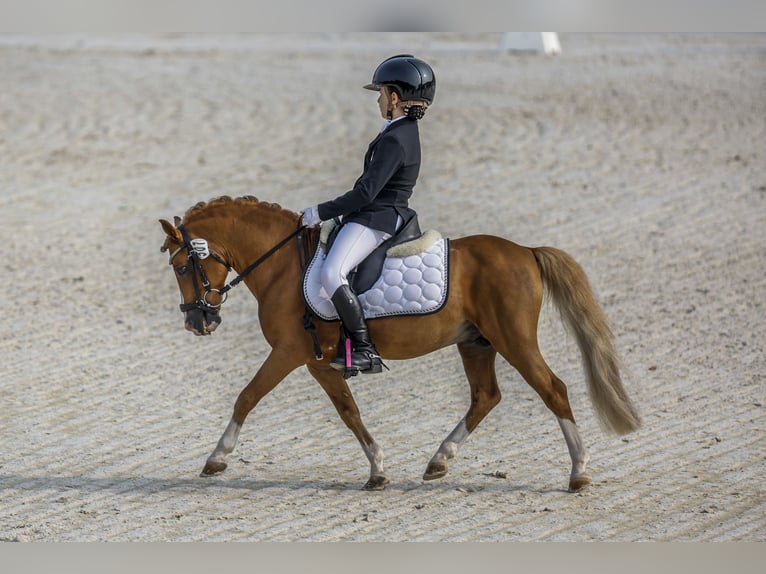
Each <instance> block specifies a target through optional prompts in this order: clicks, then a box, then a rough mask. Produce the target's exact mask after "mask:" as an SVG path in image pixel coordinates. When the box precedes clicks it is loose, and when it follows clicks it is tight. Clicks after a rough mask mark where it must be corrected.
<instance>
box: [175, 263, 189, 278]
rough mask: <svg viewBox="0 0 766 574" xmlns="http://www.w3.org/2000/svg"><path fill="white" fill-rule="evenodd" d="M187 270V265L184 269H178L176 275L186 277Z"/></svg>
mask: <svg viewBox="0 0 766 574" xmlns="http://www.w3.org/2000/svg"><path fill="white" fill-rule="evenodd" d="M186 269H187V267H186V265H183V266H182V267H176V273H178V274H179V275H182V276H183V275H186Z"/></svg>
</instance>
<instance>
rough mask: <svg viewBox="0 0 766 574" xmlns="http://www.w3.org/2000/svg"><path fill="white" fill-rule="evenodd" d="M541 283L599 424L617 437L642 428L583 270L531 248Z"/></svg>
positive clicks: (551, 251)
mask: <svg viewBox="0 0 766 574" xmlns="http://www.w3.org/2000/svg"><path fill="white" fill-rule="evenodd" d="M532 251H533V252H534V254H535V259H537V266H538V267H539V269H540V275H542V278H543V284H544V285H545V289H546V291H547V293H548V295H549V296H550V297H551V299H552V300H553V302H554V303H555V305H556V307H557V308H558V310H559V312H560V313H561V318H562V321H563V323H564V325H565V327H567V329H568V330H569V331H570V332H571V333H573V334H574V337H575V340H576V341H577V346H578V347H579V348H580V353H581V354H582V360H583V366H584V369H585V380H586V382H587V384H588V393H589V394H590V398H591V401H592V402H593V406H594V408H595V410H596V413H597V414H598V416H599V419H600V420H601V423H602V425H603V426H604V427H605V428H606V429H607V430H611V431H613V432H615V433H617V434H621V435H622V434H627V433H629V432H632V431H634V430H636V429H638V428H639V427H640V426H641V419H640V416H639V414H638V411H637V410H636V408H635V407H634V406H633V403H632V402H631V400H630V398H629V397H628V394H627V393H626V392H625V388H624V387H623V385H622V379H621V378H620V366H621V365H620V359H619V357H618V355H617V351H616V349H615V347H614V337H613V335H612V331H611V329H610V328H609V324H608V323H607V320H606V317H605V316H604V313H603V311H602V310H601V307H600V306H599V304H598V302H597V301H596V298H595V296H594V295H593V291H592V289H591V287H590V283H589V281H588V278H587V276H586V275H585V272H584V271H583V269H582V267H580V265H579V264H578V263H577V262H576V261H575V260H574V259H573V258H572V257H571V256H570V255H568V254H567V253H565V252H563V251H561V250H560V249H555V248H553V247H536V248H534V249H532Z"/></svg>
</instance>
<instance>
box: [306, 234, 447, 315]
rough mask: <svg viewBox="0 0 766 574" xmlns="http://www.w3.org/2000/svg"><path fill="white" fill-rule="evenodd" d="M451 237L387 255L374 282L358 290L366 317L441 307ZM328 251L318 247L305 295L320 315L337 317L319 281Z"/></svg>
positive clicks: (309, 268)
mask: <svg viewBox="0 0 766 574" xmlns="http://www.w3.org/2000/svg"><path fill="white" fill-rule="evenodd" d="M448 259H449V240H448V239H446V238H440V239H439V240H438V241H436V242H435V243H434V244H433V245H431V247H429V248H428V249H426V250H425V251H423V252H421V253H419V254H417V255H409V256H406V257H391V256H388V257H386V260H385V262H384V263H383V271H382V273H381V276H380V277H378V279H377V281H375V284H374V285H373V286H372V287H371V288H370V289H369V290H368V291H365V292H364V293H361V294H358V295H357V296H358V297H359V303H360V304H361V305H362V310H363V311H364V316H365V317H366V318H367V319H374V318H376V317H391V316H394V315H423V314H426V313H433V312H435V311H438V310H439V309H441V308H442V306H443V305H444V303H445V302H446V301H447V291H448V277H449V269H448V267H449V265H448ZM324 260H325V253H324V250H323V249H321V248H319V249H317V251H316V254H315V255H314V257H313V259H312V260H311V262H310V263H309V265H308V268H307V269H306V273H305V275H304V277H303V298H304V299H305V300H306V304H307V305H308V306H309V308H310V309H311V310H312V311H313V312H314V314H315V315H316V316H317V317H319V318H320V319H324V320H326V321H334V320H337V319H338V313H337V312H336V311H335V305H333V304H332V301H331V300H330V294H328V293H327V292H326V291H325V290H324V288H323V287H322V285H321V283H320V282H319V277H320V273H321V270H322V265H323V264H324Z"/></svg>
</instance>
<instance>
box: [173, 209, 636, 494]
mask: <svg viewBox="0 0 766 574" xmlns="http://www.w3.org/2000/svg"><path fill="white" fill-rule="evenodd" d="M160 223H161V224H162V228H163V230H164V232H165V234H166V235H167V237H166V238H165V243H164V244H163V246H162V251H163V252H164V251H169V252H170V264H171V265H172V266H173V268H174V270H175V275H176V279H177V281H178V286H179V288H180V290H181V295H182V298H183V301H184V303H183V304H182V305H181V310H182V311H183V312H184V315H185V324H186V328H187V329H188V330H190V331H192V332H193V333H194V334H195V335H206V334H209V333H212V332H213V331H214V330H215V329H216V327H217V326H218V325H219V323H220V321H221V318H220V315H219V308H220V305H221V304H222V303H223V301H224V299H225V294H226V292H227V291H228V289H229V288H231V287H232V286H233V285H236V284H237V283H239V282H240V281H244V283H245V284H246V285H247V286H248V288H249V289H250V291H251V292H252V294H253V295H254V296H255V298H256V299H257V300H258V317H259V320H260V325H261V330H262V332H263V335H264V337H265V338H266V340H267V341H268V343H269V345H270V346H271V352H270V353H269V356H268V357H267V358H266V360H265V361H264V363H263V364H262V365H261V367H260V369H258V372H257V373H256V374H255V376H254V377H253V379H252V380H251V381H250V383H249V384H248V385H247V386H246V387H245V388H244V389H243V390H242V392H241V393H240V394H239V396H238V397H237V400H236V402H235V404H234V412H233V415H232V418H231V420H230V422H229V424H228V426H227V427H226V430H225V431H224V433H223V435H222V436H221V438H220V440H219V441H218V444H217V446H216V447H215V449H214V450H213V452H212V453H211V454H210V456H209V457H208V459H207V461H206V464H205V467H204V469H203V470H202V475H203V476H206V475H214V474H217V473H220V472H222V471H223V470H224V469H225V468H226V462H225V460H226V457H227V455H229V454H230V453H231V452H232V451H233V450H234V447H235V445H236V442H237V438H238V436H239V432H240V429H241V428H242V425H243V423H244V422H245V418H246V417H247V415H248V413H250V411H251V410H252V409H253V408H254V407H255V406H256V405H257V404H258V402H259V401H260V400H261V399H262V398H263V397H264V396H265V395H266V394H267V393H269V392H270V391H271V390H272V389H273V388H274V387H275V386H276V385H277V384H278V383H279V382H280V381H282V379H284V378H285V377H286V376H287V375H288V374H289V373H290V372H291V371H293V370H294V369H296V368H298V367H300V366H302V365H305V366H306V368H307V369H308V371H309V373H311V375H312V376H313V377H314V378H315V379H316V380H317V382H318V383H319V384H320V385H321V386H322V388H323V389H324V390H325V392H326V393H327V395H328V396H329V397H330V400H331V401H332V403H333V405H334V406H335V408H336V409H337V411H338V414H339V415H340V417H341V419H342V420H343V422H344V423H345V424H346V425H347V426H348V428H349V429H351V432H353V433H354V436H356V438H357V439H358V440H359V442H360V443H361V445H362V449H363V450H364V453H365V454H366V455H367V458H368V459H369V461H370V478H369V480H368V481H367V483H366V484H365V485H364V488H365V489H367V490H381V489H383V488H385V486H386V484H388V482H389V481H388V477H387V476H386V471H385V469H384V466H383V452H382V450H381V449H380V447H379V446H378V444H377V443H376V442H375V440H374V439H373V438H372V436H371V435H370V433H369V432H368V431H367V429H366V428H365V426H364V424H363V422H362V419H361V416H360V414H359V409H358V407H357V405H356V402H355V401H354V397H353V395H352V393H351V390H350V388H349V386H348V383H347V380H346V379H345V378H344V377H343V374H342V373H341V372H339V371H336V370H334V369H332V368H330V365H329V362H330V360H331V359H332V358H333V357H334V356H335V354H336V351H337V349H336V347H337V344H338V325H339V324H338V323H337V322H325V321H316V325H315V327H314V329H315V331H314V333H313V336H314V340H312V331H311V329H309V330H307V329H306V328H305V327H306V325H305V324H304V314H305V303H304V300H303V296H302V293H301V283H302V267H303V264H304V263H305V261H306V257H308V256H310V255H311V254H313V250H315V249H316V243H317V238H318V234H319V231H318V228H309V229H305V228H301V227H300V225H299V215H298V214H297V213H295V212H292V211H289V210H287V209H283V208H281V207H280V206H279V205H277V204H273V203H266V202H262V201H258V200H257V199H255V198H253V197H242V198H238V199H232V198H230V197H220V198H217V199H213V200H211V201H210V202H207V203H204V202H203V203H198V204H197V205H195V206H194V207H192V208H191V209H189V210H188V211H187V212H186V214H185V217H184V219H183V221H182V222H181V220H180V219H179V218H176V219H175V225H174V224H171V223H170V222H168V221H165V220H160ZM200 239H204V240H206V242H205V241H202V242H200ZM299 243H305V246H306V249H307V250H308V252H307V253H301V251H302V250H301V249H296V246H297V245H298V244H299ZM449 245H450V249H449V255H450V270H449V297H448V299H447V302H446V303H445V304H444V306H443V307H442V308H441V309H440V310H439V311H438V312H435V313H433V314H430V315H421V316H403V317H386V318H378V319H373V320H370V322H369V328H370V332H371V335H372V339H373V340H374V341H375V344H376V346H377V349H378V351H379V352H380V354H381V356H382V357H383V358H384V359H385V358H388V359H409V358H414V357H419V356H422V355H425V354H427V353H430V352H432V351H435V350H437V349H440V348H442V347H446V346H448V345H457V350H458V352H459V353H460V357H461V359H462V362H463V367H464V369H465V373H466V376H467V378H468V383H469V384H470V388H471V401H470V406H469V408H468V412H467V413H466V414H465V416H464V417H463V419H462V420H461V421H460V422H459V423H458V424H457V426H456V427H455V429H454V430H453V431H452V432H451V433H450V434H449V435H448V436H447V437H446V438H445V439H444V441H443V442H442V443H441V445H440V446H439V448H438V450H437V451H436V453H435V454H434V456H433V457H432V458H431V460H430V461H429V463H428V466H427V468H426V471H425V474H424V476H423V479H424V480H432V479H436V478H441V477H443V476H444V475H445V474H447V469H448V462H447V461H448V460H449V459H450V458H452V457H454V456H455V454H456V453H457V450H458V447H459V446H460V445H461V444H462V443H463V442H464V441H465V440H466V439H467V438H468V436H469V435H470V434H471V433H472V432H473V430H474V429H475V428H476V427H477V425H478V424H479V423H480V422H481V421H482V419H483V418H484V417H485V416H487V413H489V412H490V410H492V408H493V407H494V406H495V405H497V404H498V402H500V389H499V388H498V384H497V378H496V375H495V357H496V355H497V354H498V353H500V355H501V356H502V357H503V358H504V359H505V360H506V361H508V363H510V364H511V365H512V366H513V367H514V368H516V369H517V370H518V372H519V373H520V374H521V376H522V377H523V378H524V379H525V380H526V381H527V383H528V384H529V385H530V386H531V387H532V388H533V389H534V390H535V391H536V392H537V393H538V395H539V396H540V398H541V399H542V400H543V402H544V403H545V405H546V406H547V407H548V408H549V409H550V410H551V411H552V412H553V414H554V415H555V416H556V418H557V420H558V423H559V425H560V427H561V430H562V432H563V435H564V440H565V441H566V444H567V447H568V449H569V454H570V456H571V459H572V469H571V474H570V478H569V490H571V491H577V490H579V489H581V488H583V487H585V486H587V485H588V484H589V483H590V482H591V477H590V475H589V474H588V473H587V471H586V468H585V467H586V465H587V463H588V460H589V458H590V457H589V455H588V451H587V449H586V447H585V445H584V443H583V441H582V439H581V438H580V434H579V432H578V429H577V426H576V425H575V419H574V416H573V414H572V410H571V408H570V405H569V400H568V398H567V389H566V386H565V385H564V383H562V382H561V380H559V378H558V377H557V376H556V375H555V374H554V373H553V372H552V371H551V369H550V368H549V367H548V365H547V364H546V363H545V360H544V359H543V357H542V355H541V354H540V349H539V347H538V342H537V322H538V316H539V313H540V308H541V304H542V300H543V293H544V291H546V292H547V294H548V296H549V297H550V298H551V299H552V300H553V302H554V303H555V304H556V307H557V308H558V309H559V312H560V313H561V317H562V321H563V322H564V324H565V326H567V327H568V328H569V330H570V331H571V332H572V333H573V334H574V337H575V339H576V342H577V344H578V346H579V348H580V352H581V355H582V360H583V364H584V370H585V380H586V381H587V386H588V391H589V395H590V398H591V401H592V403H593V406H594V409H595V411H596V413H597V414H598V416H599V419H600V421H601V423H602V425H603V427H604V428H605V429H607V430H609V431H612V432H615V433H617V434H626V433H628V432H631V431H633V430H635V429H637V428H638V427H639V426H640V424H641V423H640V420H639V415H638V413H637V411H636V409H635V407H634V406H633V404H632V403H631V401H630V399H629V397H628V395H627V394H626V392H625V389H624V387H623V385H622V382H621V379H620V371H619V369H620V363H619V359H618V356H617V353H616V351H615V347H614V343H613V336H612V333H611V331H610V329H609V325H608V324H607V321H606V318H605V316H604V314H603V312H602V311H601V309H600V307H599V305H598V303H597V302H596V300H595V298H594V295H593V293H592V291H591V288H590V285H589V283H588V279H587V278H586V276H585V273H584V272H583V270H582V268H581V267H580V266H579V265H578V264H577V263H576V262H575V261H574V260H573V259H572V257H570V256H569V255H567V254H566V253H564V252H563V251H561V250H559V249H555V248H551V247H535V248H528V247H522V246H520V245H517V244H515V243H512V242H510V241H508V240H505V239H502V238H500V237H495V236H491V235H474V236H468V237H463V238H459V239H455V240H452V241H450V242H449ZM230 268H231V269H233V270H234V271H236V272H237V273H239V275H238V276H237V278H235V279H234V280H233V281H232V282H231V283H230V284H228V285H226V279H227V275H228V272H229V269H230ZM309 327H311V325H309ZM314 341H316V343H318V345H320V346H321V352H320V351H319V349H318V348H317V346H316V345H315V343H314ZM322 356H323V358H321V357H322ZM362 376H365V375H362Z"/></svg>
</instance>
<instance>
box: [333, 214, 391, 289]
mask: <svg viewBox="0 0 766 574" xmlns="http://www.w3.org/2000/svg"><path fill="white" fill-rule="evenodd" d="M400 220H401V218H400ZM389 237H391V235H390V234H388V233H386V232H385V231H380V230H378V229H371V228H369V227H365V226H364V225H361V224H359V223H354V222H349V223H346V224H344V225H343V227H341V229H340V231H339V232H338V237H336V238H335V242H334V243H333V245H332V248H331V249H330V253H328V254H327V259H325V262H324V265H323V266H322V273H321V276H320V278H319V280H320V281H321V282H322V287H324V289H325V291H327V293H328V294H329V295H330V297H332V296H333V294H334V293H335V291H337V290H338V287H340V286H341V285H348V279H347V277H348V274H349V273H350V272H351V271H353V270H354V268H356V266H357V265H359V264H360V263H361V262H362V261H364V259H365V257H367V256H368V255H369V254H370V253H372V252H373V251H374V250H375V248H376V247H377V246H378V245H380V244H381V243H383V242H384V241H385V240H386V239H388V238H389Z"/></svg>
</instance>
